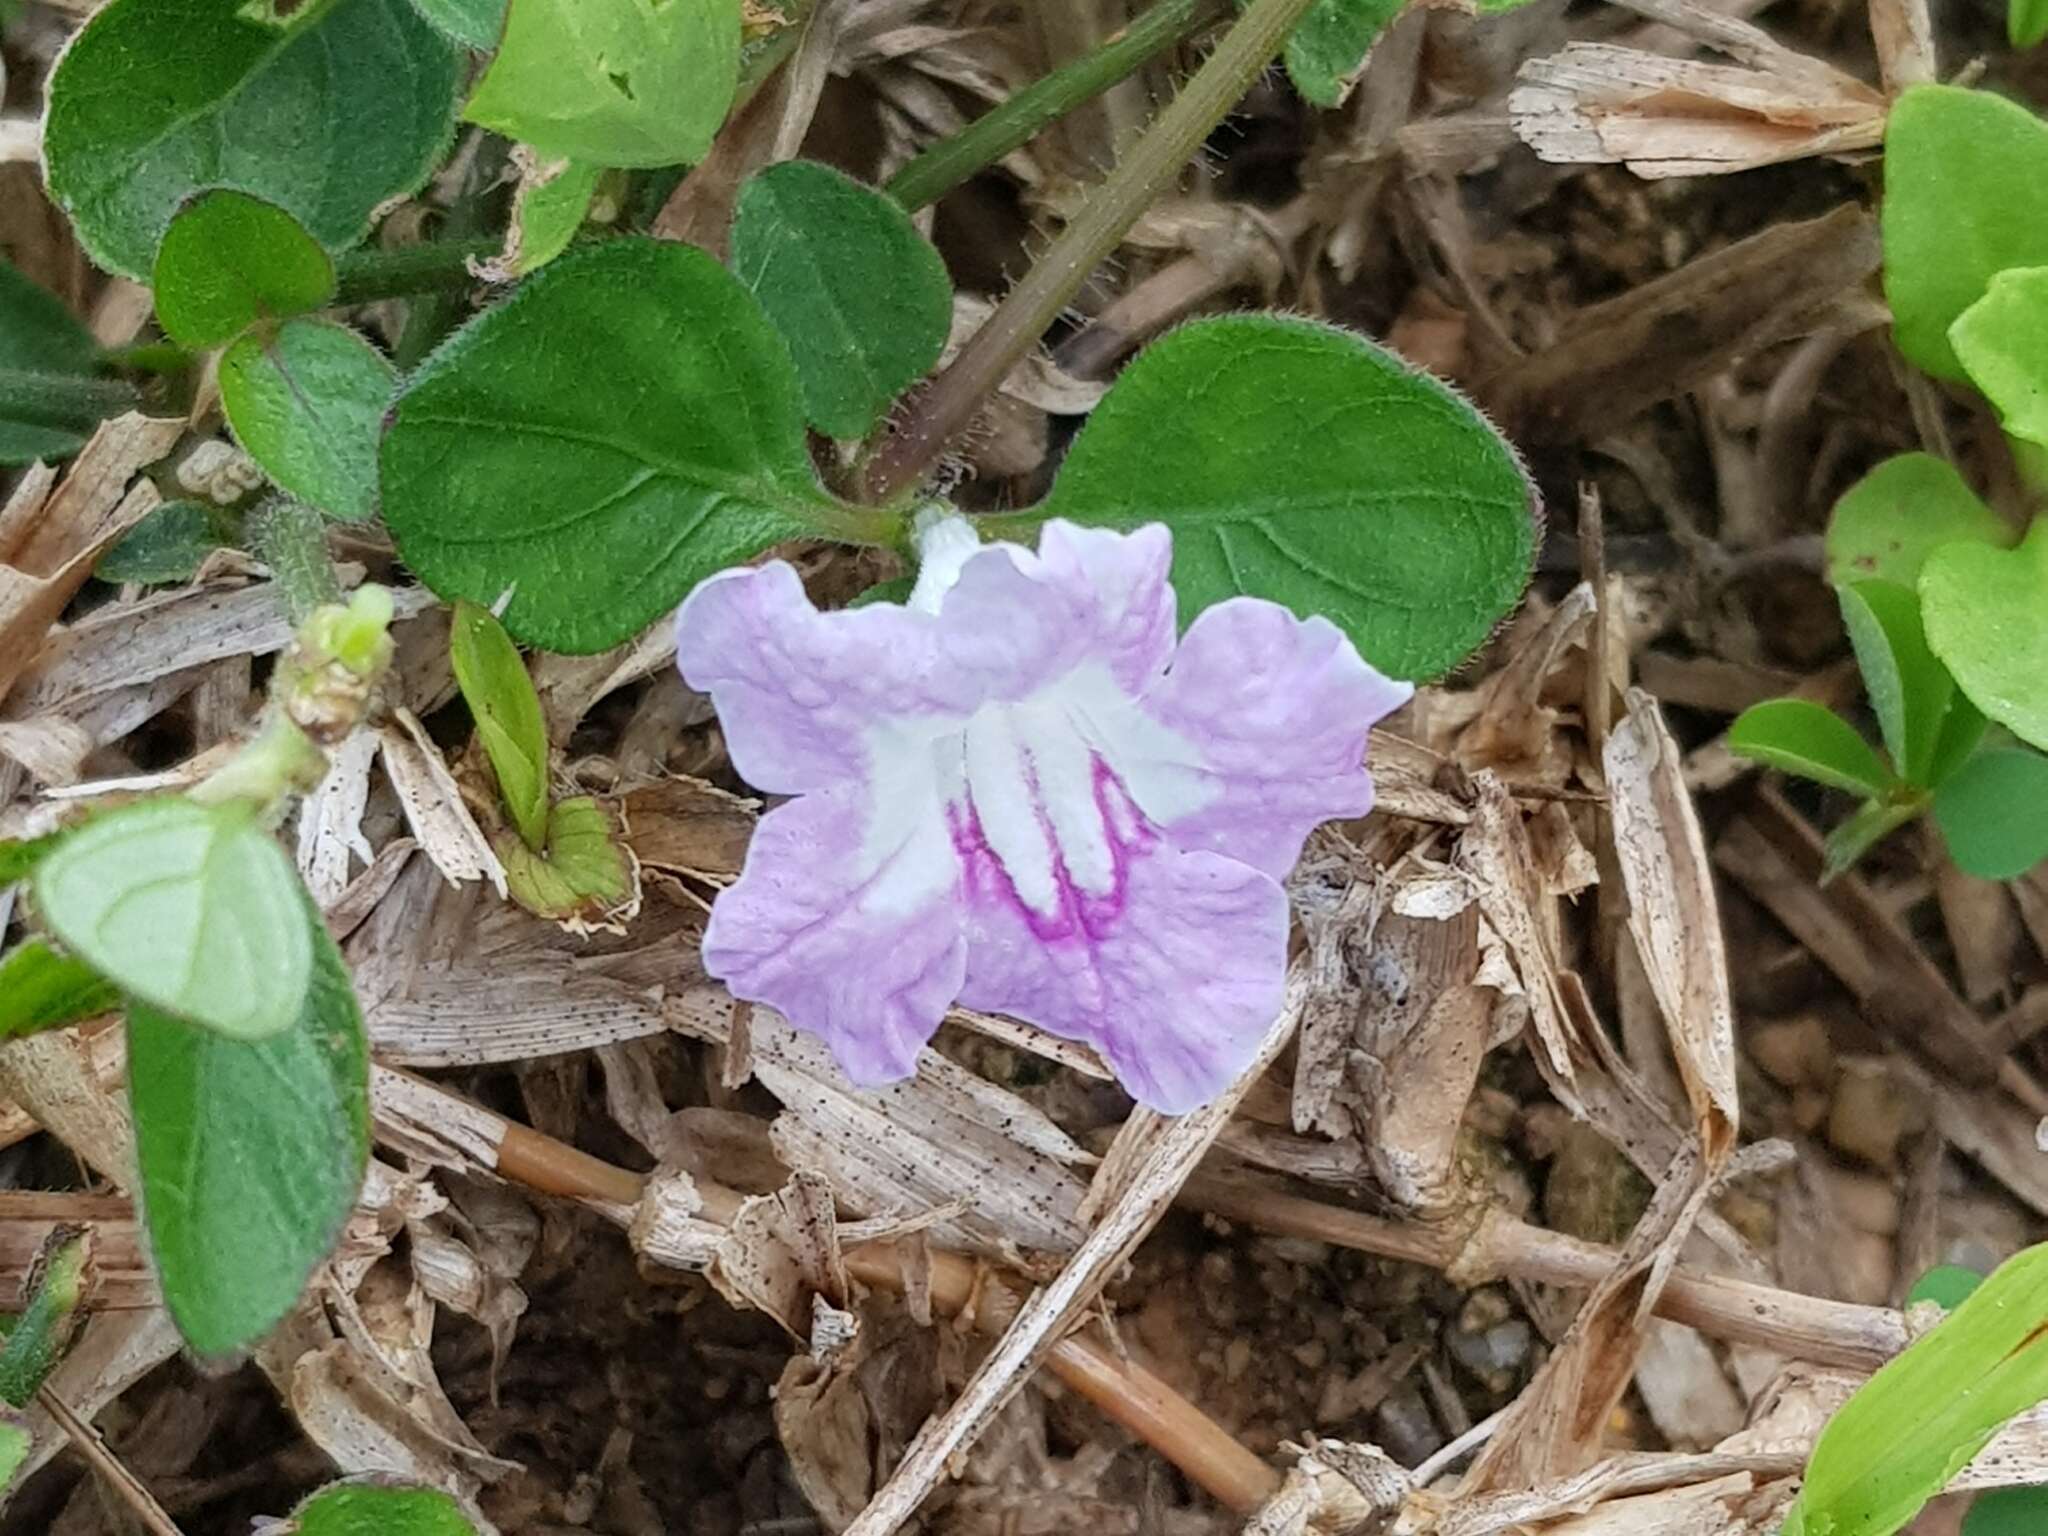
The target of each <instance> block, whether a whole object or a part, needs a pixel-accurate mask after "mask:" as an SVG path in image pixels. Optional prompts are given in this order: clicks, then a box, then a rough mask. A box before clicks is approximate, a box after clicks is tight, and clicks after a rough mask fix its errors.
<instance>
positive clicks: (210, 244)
mask: <svg viewBox="0 0 2048 1536" xmlns="http://www.w3.org/2000/svg"><path fill="white" fill-rule="evenodd" d="M150 283H151V286H152V287H154V288H155V289H156V318H157V321H158V323H159V324H161V325H162V326H163V328H164V334H165V335H167V336H169V337H170V338H171V340H173V341H176V342H179V343H182V344H183V345H185V346H188V347H217V346H220V345H221V344H222V343H223V342H228V341H232V340H233V339H234V338H235V337H237V336H239V335H241V333H242V332H243V331H245V330H247V329H248V328H249V327H250V326H252V325H254V324H255V323H256V322H257V321H259V320H281V319H284V318H285V317H287V316H290V315H299V314H304V313H305V312H306V311H307V310H309V309H318V308H320V306H321V305H323V304H325V303H326V302H327V301H328V300H329V299H331V298H333V297H334V260H333V258H332V257H330V256H329V255H328V254H327V252H326V251H324V250H322V249H321V248H320V242H319V241H317V240H315V239H314V238H313V237H312V236H311V235H309V234H307V233H306V231H305V228H304V226H302V225H301V224H300V223H299V221H298V220H297V219H295V218H293V217H292V216H291V215H290V214H288V213H286V212H285V211H284V210H283V209H282V208H279V207H276V206H274V205H272V204H270V203H266V202H264V201H263V200H262V199H261V198H256V197H248V196H245V195H244V194H242V193H240V192H203V193H201V194H200V195H199V196H198V197H196V198H194V199H193V200H192V201H191V202H189V203H187V204H186V205H185V206H184V207H183V208H181V209H180V210H179V211H178V215H177V217H176V218H174V219H172V220H171V227H170V228H169V229H167V230H165V231H164V239H163V244H161V245H159V246H158V247H157V249H156V268H155V271H154V274H153V275H152V277H151V279H150Z"/></svg>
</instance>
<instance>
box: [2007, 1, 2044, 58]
mask: <svg viewBox="0 0 2048 1536" xmlns="http://www.w3.org/2000/svg"><path fill="white" fill-rule="evenodd" d="M2005 34H2006V36H2007V38H2009V39H2010V40H2011V42H2012V45H2013V47H2015V48H2034V47H2038V46H2039V45H2040V44H2041V43H2042V42H2043V41H2048V0H2007V4H2006V11H2005Z"/></svg>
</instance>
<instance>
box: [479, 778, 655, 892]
mask: <svg viewBox="0 0 2048 1536" xmlns="http://www.w3.org/2000/svg"><path fill="white" fill-rule="evenodd" d="M497 848H498V861H499V862H500V863H501V864H503V865H504V866H505V888H506V890H508V891H509V892H510V893H511V895H512V899H513V900H514V901H516V902H518V903H519V905H521V906H522V907H524V908H526V910H527V911H529V912H531V913H533V914H534V915H535V916H536V917H549V918H554V919H555V920H557V921H566V920H568V919H571V918H586V919H590V920H593V921H595V920H597V919H600V918H602V917H604V916H605V915H606V914H608V913H610V912H612V911H614V910H615V909H617V908H618V907H620V906H623V905H624V904H625V903H626V902H627V901H628V900H629V899H630V898H631V896H632V894H633V876H632V873H631V871H630V870H628V869H627V867H626V857H625V855H624V854H623V853H621V852H620V851H619V844H618V839H617V837H616V836H615V835H614V831H613V827H612V823H611V818H610V817H608V816H606V815H605V813H604V807H603V806H601V805H599V804H598V803H597V802H596V801H595V800H592V799H591V798H589V797H588V796H579V797H578V798H576V799H573V800H564V801H561V802H560V803H559V804H557V805H556V806H555V808H554V810H553V811H552V812H551V813H550V814H549V816H548V835H547V847H546V851H545V852H544V853H536V852H535V851H534V850H533V849H531V848H529V847H528V846H527V845H526V844H525V843H523V842H521V841H519V840H518V839H516V838H510V837H505V838H500V839H499V840H498V844H497Z"/></svg>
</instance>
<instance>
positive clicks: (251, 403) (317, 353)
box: [220, 319, 398, 523]
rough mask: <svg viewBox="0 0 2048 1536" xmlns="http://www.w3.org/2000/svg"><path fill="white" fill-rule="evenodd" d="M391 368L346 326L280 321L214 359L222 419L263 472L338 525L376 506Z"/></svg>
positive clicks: (367, 513) (392, 382)
mask: <svg viewBox="0 0 2048 1536" xmlns="http://www.w3.org/2000/svg"><path fill="white" fill-rule="evenodd" d="M397 380H398V374H397V371H396V370H395V369H393V368H392V366H391V364H390V363H389V362H387V361H385V358H384V355H383V354H382V353H381V352H379V351H378V350H377V349H376V348H375V347H373V346H371V345H370V344H369V343H368V342H367V341H365V340H363V338H362V337H360V336H358V335H357V334H356V333H355V332H354V331H352V330H350V329H349V328H348V327H347V326H345V325H336V324H335V323H334V322H332V321H330V320H304V319H301V320H287V321H286V322H285V323H284V324H283V325H281V326H279V327H278V328H277V329H276V330H275V331H274V332H269V333H266V332H264V331H261V330H258V331H251V332H250V333H249V334H248V335H246V336H244V337H242V339H241V340H239V341H237V342H236V343H235V344H234V345H233V346H231V347H229V348H228V349H227V351H226V352H225V353H223V354H222V355H221V360H220V399H221V405H222V407H223V409H225V410H226V412H227V417H228V424H229V425H230V426H232V427H233V428H234V429H235V436H236V437H237V438H238V439H239V440H240V441H241V444H242V446H243V447H244V448H246V449H247V450H248V452H249V457H251V458H252V459H254V460H255V461H256V462H257V463H258V464H261V465H262V466H263V470H264V473H265V474H267V475H269V476H270V478H271V479H273V480H275V481H276V482H277V483H278V484H279V485H281V486H283V487H284V488H285V489H286V490H287V491H290V492H291V493H292V494H293V495H294V496H297V497H298V498H299V499H300V500H302V501H305V502H308V503H310V504H311V505H313V506H315V507H318V508H319V509H320V510H321V511H322V512H325V513H326V514H327V515H328V516H330V517H333V518H337V519H339V520H341V521H343V522H351V523H353V522H361V521H363V520H364V519H365V518H368V517H370V516H371V515H372V514H373V513H375V511H376V510H377V433H378V429H379V427H380V426H381V424H382V422H383V418H384V408H385V407H386V406H388V405H389V404H390V403H391V392H392V389H393V387H394V386H395V385H396V383H397Z"/></svg>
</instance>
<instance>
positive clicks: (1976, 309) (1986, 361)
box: [1948, 253, 2048, 448]
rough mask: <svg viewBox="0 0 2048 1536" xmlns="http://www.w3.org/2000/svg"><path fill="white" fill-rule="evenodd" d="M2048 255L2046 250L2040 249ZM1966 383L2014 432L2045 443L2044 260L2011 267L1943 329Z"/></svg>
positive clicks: (2047, 277) (2047, 331)
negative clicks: (1960, 366)
mask: <svg viewBox="0 0 2048 1536" xmlns="http://www.w3.org/2000/svg"><path fill="white" fill-rule="evenodd" d="M2044 255H2048V253H2044ZM1948 339H1949V344H1950V345H1951V346H1953V347H1954V348H1955V350H1956V356H1957V358H1959V359H1960V360H1961V362H1962V365H1963V368H1964V371H1965V372H1967V373H1968V374H1969V375H1970V382H1971V383H1972V384H1975V385H1976V386H1977V387H1978V388H1979V389H1980V390H1982V391H1983V392H1984V394H1985V396H1986V397H1987V398H1988V399H1989V400H1990V401H1991V403H1992V404H1993V405H1995V406H1996V407H1998V415H1999V419H2000V420H2001V421H2003V422H2004V423H2005V430H2006V431H2007V432H2009V433H2011V434H2012V435H2013V436H2014V437H2018V438H2024V439H2025V440H2026V441H2028V442H2030V443H2033V444H2035V445H2036V446H2038V447H2043V448H2048V264H2044V265H2042V266H2038V267H2011V268H2008V269H2007V270H2006V271H2003V272H2001V273H1999V274H1998V275H1997V276H1996V277H1994V278H1992V279H1991V283H1990V286H1989V287H1988V288H1986V289H1985V291H1984V297H1983V298H1981V299H1979V300H1978V301H1977V302H1976V303H1974V304H1972V305H1971V306H1970V307H1969V308H1968V309H1966V310H1964V311H1963V312H1962V314H1961V315H1959V316H1957V317H1956V323H1955V324H1954V325H1952V326H1950V327H1949V328H1948Z"/></svg>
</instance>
